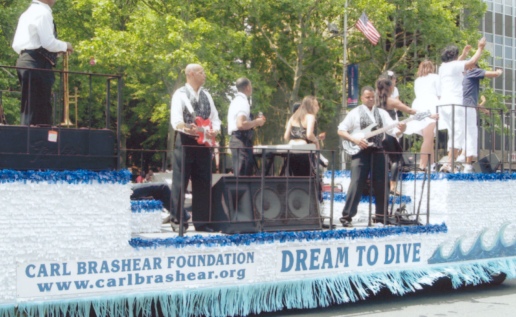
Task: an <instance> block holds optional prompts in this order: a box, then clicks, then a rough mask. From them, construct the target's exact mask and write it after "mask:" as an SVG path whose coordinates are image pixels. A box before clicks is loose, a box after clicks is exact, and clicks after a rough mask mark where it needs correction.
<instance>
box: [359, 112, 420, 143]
mask: <svg viewBox="0 0 516 317" xmlns="http://www.w3.org/2000/svg"><path fill="white" fill-rule="evenodd" d="M412 120H414V118H413V117H409V118H407V119H405V120H403V121H400V122H395V123H393V124H390V125H388V126H386V127H383V128H381V129H378V130H374V131H371V132H369V133H367V134H366V135H365V137H364V138H365V139H369V138H371V137H374V136H375V135H378V134H381V133H385V132H386V131H389V130H390V129H392V128H394V127H396V126H397V125H398V124H399V123H407V122H410V121H412Z"/></svg>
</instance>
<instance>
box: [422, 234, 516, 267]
mask: <svg viewBox="0 0 516 317" xmlns="http://www.w3.org/2000/svg"><path fill="white" fill-rule="evenodd" d="M508 226H509V224H504V225H503V226H502V227H501V228H500V230H499V231H498V234H497V236H496V239H495V243H494V245H493V246H490V248H489V246H484V244H483V243H482V241H483V240H484V239H483V237H484V235H485V234H486V231H487V230H483V231H482V232H481V233H480V234H479V235H478V237H477V239H476V240H475V243H474V244H473V246H472V247H471V248H470V249H469V250H467V251H463V250H462V248H461V244H462V239H460V240H458V241H456V242H455V245H454V246H453V250H452V252H451V253H450V254H449V255H448V256H444V255H443V245H442V244H441V245H440V246H439V247H438V248H437V249H436V250H435V252H434V254H433V255H432V256H431V257H430V259H429V260H428V263H429V264H437V263H450V262H460V261H470V260H480V259H491V258H498V257H510V256H516V240H515V241H512V242H511V243H510V244H506V243H505V242H504V241H503V235H504V232H505V230H506V229H507V227H508Z"/></svg>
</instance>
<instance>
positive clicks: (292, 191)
mask: <svg viewBox="0 0 516 317" xmlns="http://www.w3.org/2000/svg"><path fill="white" fill-rule="evenodd" d="M263 185H264V186H263V188H262V181H261V178H260V177H240V178H236V177H234V176H226V177H222V178H221V179H220V180H219V181H218V182H217V183H216V184H215V185H214V186H213V188H212V211H213V213H212V220H213V221H214V222H215V224H214V227H215V228H216V229H217V230H220V231H222V232H224V233H249V232H261V231H295V230H319V229H321V225H322V224H321V217H320V212H319V204H318V201H317V190H318V189H317V188H316V186H315V178H313V177H289V178H287V177H266V178H265V179H264V184H263Z"/></svg>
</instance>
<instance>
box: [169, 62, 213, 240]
mask: <svg viewBox="0 0 516 317" xmlns="http://www.w3.org/2000/svg"><path fill="white" fill-rule="evenodd" d="M185 73H186V84H185V85H184V86H183V87H181V88H179V89H178V90H176V92H175V93H174V95H173V96H172V102H171V109H170V119H171V123H172V127H173V128H174V129H175V130H176V134H177V135H176V141H175V148H174V163H173V171H172V209H171V213H170V214H171V215H173V216H174V218H175V219H172V221H173V222H174V223H176V224H177V223H179V220H180V216H181V214H180V212H179V211H180V210H183V221H184V222H186V220H187V219H188V215H187V214H186V213H185V211H184V208H183V206H181V198H182V197H181V194H182V195H184V193H185V192H186V187H187V185H188V181H189V180H191V182H192V218H193V223H194V226H195V230H197V231H208V232H210V231H213V229H212V228H211V227H210V226H209V223H208V222H209V220H210V190H211V159H212V150H211V148H210V147H209V146H206V145H200V144H199V143H198V142H197V140H198V137H199V134H198V126H197V125H196V124H195V119H196V117H200V118H202V119H204V120H206V119H209V120H210V121H211V128H206V134H205V135H204V136H203V137H206V138H208V139H210V138H215V137H216V136H217V134H218V133H219V131H220V123H221V122H220V119H219V113H218V111H217V109H216V108H215V104H214V102H213V99H212V97H211V95H210V93H208V91H206V90H205V89H204V88H203V87H202V85H203V84H204V82H205V81H206V74H205V73H204V69H203V68H202V66H201V65H198V64H190V65H188V66H186V69H185ZM183 158H184V160H183ZM182 165H184V170H182ZM185 227H187V226H185Z"/></svg>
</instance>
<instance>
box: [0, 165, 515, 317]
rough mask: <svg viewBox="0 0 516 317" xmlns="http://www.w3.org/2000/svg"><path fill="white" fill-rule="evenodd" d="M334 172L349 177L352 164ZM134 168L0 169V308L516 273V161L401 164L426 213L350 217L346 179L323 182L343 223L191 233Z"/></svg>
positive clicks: (19, 310) (350, 295) (250, 300)
mask: <svg viewBox="0 0 516 317" xmlns="http://www.w3.org/2000/svg"><path fill="white" fill-rule="evenodd" d="M333 177H334V178H333V179H334V182H335V184H339V185H340V186H341V187H342V188H347V185H348V184H349V182H350V179H349V171H336V172H335V174H334V175H333ZM428 177H430V179H431V182H429V179H428ZM129 180H130V174H129V172H128V171H103V172H93V171H84V170H82V171H81V170H79V171H40V172H35V171H12V170H0V192H1V193H2V195H0V205H1V206H2V213H0V231H1V232H2V233H3V234H2V235H1V236H0V248H1V251H2V254H3V255H4V256H2V257H0V270H1V272H0V273H1V274H0V316H2V317H18V316H28V317H33V316H43V315H49V316H51V315H60V314H62V313H63V312H66V313H67V314H69V315H70V316H74V317H86V316H92V315H98V316H106V315H110V316H130V315H134V316H153V315H159V314H163V315H164V316H181V317H187V316H247V315H250V314H260V313H262V312H267V311H278V310H283V309H294V308H316V307H324V306H328V305H332V304H342V303H346V302H355V301H359V300H365V299H367V298H368V296H369V295H370V294H372V293H377V292H379V291H380V290H381V289H388V290H389V291H390V292H392V293H393V294H397V295H400V296H402V295H404V294H407V293H410V292H413V291H414V290H416V289H420V288H421V287H423V286H424V285H431V284H433V283H434V282H435V281H437V280H438V279H440V278H444V277H446V278H449V279H450V280H451V281H452V284H453V285H454V286H455V287H458V286H460V285H464V284H469V285H477V284H480V283H484V282H488V281H490V279H491V277H492V276H499V275H500V274H504V275H506V276H507V277H508V278H516V213H514V212H511V211H512V210H513V209H514V206H516V198H514V197H513V195H511V193H512V192H514V191H516V174H507V173H505V174H502V173H495V174H441V173H435V174H431V175H427V174H413V173H412V174H411V173H405V174H403V175H402V184H401V185H400V190H401V191H402V196H401V197H399V198H395V200H394V202H395V203H396V204H405V206H406V209H407V210H408V211H413V210H418V209H419V214H420V216H421V221H422V223H421V225H412V226H380V225H376V226H371V227H368V226H367V221H365V219H367V217H368V215H369V209H370V203H369V198H368V197H362V200H361V202H360V204H359V210H358V214H357V216H356V218H355V219H354V227H352V228H342V226H340V225H339V222H338V218H339V217H340V215H339V214H340V212H341V210H342V207H343V205H344V202H345V199H346V197H345V193H334V195H333V197H332V196H331V194H330V195H328V194H327V193H325V195H324V199H323V205H322V206H323V208H322V211H321V214H322V216H324V217H332V219H333V220H334V222H335V223H336V224H337V227H336V228H335V229H334V230H326V229H322V230H297V231H285V230H277V231H273V232H256V233H249V234H224V233H204V232H195V231H193V229H189V230H188V231H187V232H186V234H185V236H183V237H180V236H179V235H178V234H177V233H176V232H172V229H171V227H170V226H169V225H167V224H162V223H161V221H162V213H163V212H162V206H160V205H159V204H155V203H152V202H138V203H134V204H133V203H132V202H131V201H130V199H129V197H130V195H131V192H132V190H131V184H130V182H129ZM324 180H325V183H329V182H330V180H331V178H330V177H329V174H328V173H326V174H325V175H324ZM372 203H373V204H374V201H373V202H372ZM372 207H374V205H373V206H372ZM332 208H333V214H332V213H331V211H332ZM355 220H356V221H355ZM190 227H191V228H192V226H190Z"/></svg>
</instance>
